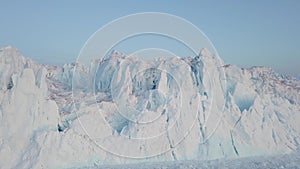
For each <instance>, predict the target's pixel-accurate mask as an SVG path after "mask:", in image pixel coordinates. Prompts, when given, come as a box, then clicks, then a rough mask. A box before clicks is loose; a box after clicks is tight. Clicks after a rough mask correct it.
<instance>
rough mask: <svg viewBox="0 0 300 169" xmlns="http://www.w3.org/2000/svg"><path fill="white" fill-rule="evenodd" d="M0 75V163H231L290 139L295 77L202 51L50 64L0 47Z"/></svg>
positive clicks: (295, 133)
mask: <svg viewBox="0 0 300 169" xmlns="http://www.w3.org/2000/svg"><path fill="white" fill-rule="evenodd" d="M0 79H1V80H0V124H1V125H0V166H1V168H68V167H75V166H87V165H94V164H95V165H106V164H124V163H139V162H161V161H177V160H179V161H180V160H193V159H197V160H212V159H221V158H225V159H231V158H242V157H249V156H260V155H271V154H285V153H291V152H294V151H295V150H296V149H297V147H299V143H300V137H299V136H300V125H299V120H300V81H299V80H297V79H296V78H293V77H289V76H283V75H280V74H277V73H275V72H274V71H272V70H271V69H269V68H266V67H253V68H250V69H241V68H238V67H236V66H232V65H225V64H224V63H223V62H222V61H220V60H218V59H217V58H216V57H214V55H213V54H211V53H209V51H207V50H203V51H202V52H201V54H200V56H196V57H194V58H192V57H190V58H189V57H188V58H168V59H159V60H154V61H148V60H147V61H145V60H142V59H140V58H138V57H135V56H133V57H127V56H124V55H121V54H120V55H117V54H115V55H112V56H111V57H109V58H107V59H106V60H100V61H98V60H95V61H93V62H92V63H91V65H90V66H89V67H86V66H85V65H83V64H81V63H72V64H65V65H64V66H62V67H57V66H50V65H42V64H38V63H35V62H33V61H31V60H29V59H26V58H24V57H23V56H22V55H21V53H20V52H19V51H18V50H17V49H15V48H13V47H3V48H1V49H0ZM83 126H84V127H83ZM141 138H144V139H141ZM115 154H117V155H115ZM126 157H130V158H126ZM134 157H135V158H134ZM144 157H148V158H144Z"/></svg>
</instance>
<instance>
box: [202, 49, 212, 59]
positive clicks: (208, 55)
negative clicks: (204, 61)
mask: <svg viewBox="0 0 300 169" xmlns="http://www.w3.org/2000/svg"><path fill="white" fill-rule="evenodd" d="M199 55H200V56H204V57H211V53H210V51H209V50H208V49H207V48H202V49H201V51H200V54H199Z"/></svg>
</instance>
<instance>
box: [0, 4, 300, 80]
mask: <svg viewBox="0 0 300 169" xmlns="http://www.w3.org/2000/svg"><path fill="white" fill-rule="evenodd" d="M137 12H164V13H170V14H173V15H177V16H179V17H182V18H185V19H187V20H189V21H190V22H192V23H193V24H195V25H196V26H197V27H198V28H200V29H201V30H202V31H203V32H204V33H205V34H206V35H207V36H208V37H209V39H210V40H211V41H212V43H213V44H214V45H215V47H216V49H217V50H218V52H219V54H220V57H221V58H222V59H223V60H224V61H225V62H226V63H230V64H235V65H238V66H241V67H250V66H254V65H257V66H260V65H265V66H269V67H272V68H273V69H275V70H276V71H278V72H280V73H284V74H290V75H297V76H299V75H300V32H299V31H300V1H298V0H263V1H260V0H257V1H256V0H253V1H233V0H228V1H196V0H195V1H171V0H164V1H158V0H157V1H154V0H152V1H139V0H128V1H115V0H110V1H105V2H104V1H100V0H99V1H79V0H74V1H71V0H69V1H67V0H66V1H58V0H51V1H50V0H49V1H38V0H36V1H32V0H28V1H15V0H12V1H2V2H1V5H0V46H6V45H13V46H15V47H17V48H18V49H19V50H21V52H22V53H23V55H25V56H26V57H31V58H33V60H36V61H38V62H42V63H50V64H59V65H61V64H63V63H64V62H72V61H74V60H75V59H76V57H77V56H78V54H79V51H80V49H81V48H82V46H83V45H84V43H85V42H86V40H87V39H88V38H89V37H90V36H91V35H92V34H93V33H94V32H95V31H96V30H98V29H99V28H100V27H102V26H104V25H105V24H107V23H108V22H110V21H112V20H114V19H117V18H119V17H122V16H124V15H128V14H133V13H137Z"/></svg>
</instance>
